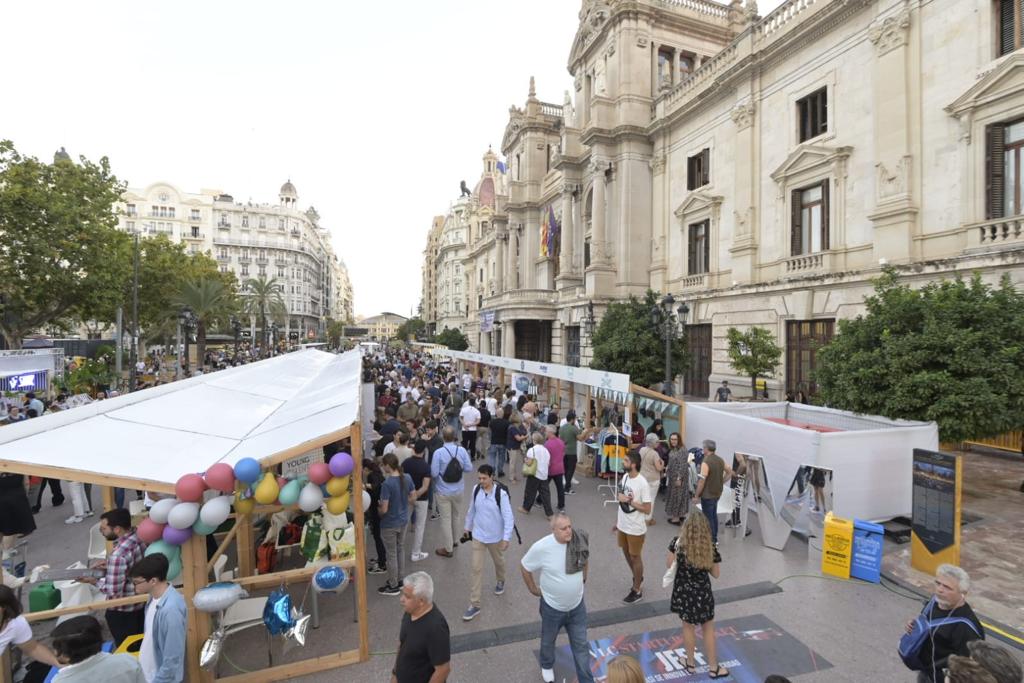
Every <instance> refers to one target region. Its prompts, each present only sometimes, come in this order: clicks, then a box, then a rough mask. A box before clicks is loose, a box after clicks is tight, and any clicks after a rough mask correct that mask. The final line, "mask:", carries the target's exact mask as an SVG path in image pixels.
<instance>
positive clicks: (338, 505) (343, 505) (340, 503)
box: [324, 493, 348, 515]
mask: <svg viewBox="0 0 1024 683" xmlns="http://www.w3.org/2000/svg"><path fill="white" fill-rule="evenodd" d="M324 502H325V503H327V511H328V512H330V513H331V514H332V515H340V514H341V513H343V512H345V510H347V509H348V494H347V493H346V494H344V495H341V496H335V497H333V498H328V499H327V500H326V501H324Z"/></svg>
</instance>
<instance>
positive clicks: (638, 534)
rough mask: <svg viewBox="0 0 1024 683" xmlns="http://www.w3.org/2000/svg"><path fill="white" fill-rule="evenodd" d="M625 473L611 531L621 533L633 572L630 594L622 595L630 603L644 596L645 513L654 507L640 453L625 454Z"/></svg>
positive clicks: (621, 544) (619, 534) (623, 548)
mask: <svg viewBox="0 0 1024 683" xmlns="http://www.w3.org/2000/svg"><path fill="white" fill-rule="evenodd" d="M625 464H626V474H625V476H623V477H622V478H621V479H619V491H618V496H617V500H618V502H619V509H618V511H617V513H616V514H617V519H616V522H615V524H614V525H613V526H612V533H617V534H618V540H619V547H620V548H622V555H623V556H624V557H625V558H626V564H627V565H629V569H630V571H631V572H632V574H633V584H632V586H631V587H630V591H629V594H628V595H626V597H625V598H623V599H622V601H623V602H625V603H627V604H633V603H635V602H639V601H640V600H642V599H643V597H644V592H643V583H644V560H643V550H644V539H645V538H646V536H647V518H646V515H647V513H648V512H650V511H651V506H652V505H653V503H652V502H651V489H650V487H649V486H648V485H647V480H646V479H644V478H643V477H642V476H641V475H640V454H639V453H637V452H636V451H630V452H629V453H628V454H627V455H626V460H625Z"/></svg>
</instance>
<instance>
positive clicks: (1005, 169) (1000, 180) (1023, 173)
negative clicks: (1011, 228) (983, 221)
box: [985, 121, 1024, 218]
mask: <svg viewBox="0 0 1024 683" xmlns="http://www.w3.org/2000/svg"><path fill="white" fill-rule="evenodd" d="M985 199H986V201H985V217H986V218H1003V217H1004V216H1019V215H1021V214H1024V206H1022V204H1024V121H1015V122H1013V123H996V124H992V125H990V126H988V127H987V128H986V129H985Z"/></svg>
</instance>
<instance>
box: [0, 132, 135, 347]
mask: <svg viewBox="0 0 1024 683" xmlns="http://www.w3.org/2000/svg"><path fill="white" fill-rule="evenodd" d="M123 191H124V185H123V184H122V183H121V182H120V181H119V180H118V179H117V178H116V177H114V175H113V174H112V173H111V171H110V163H109V161H108V160H107V158H106V157H103V158H101V159H100V160H99V162H98V163H94V162H92V161H89V160H88V159H86V158H85V157H81V158H80V159H79V162H78V163H75V162H73V161H70V160H61V161H56V162H54V163H52V164H47V163H45V162H41V161H39V160H38V159H36V158H35V157H26V156H22V155H21V154H19V153H18V151H17V150H16V149H15V148H14V145H13V143H11V142H10V141H8V140H3V141H0V303H2V308H3V316H0V333H2V334H3V336H4V338H5V339H6V340H7V343H8V345H9V346H11V347H12V348H20V347H21V342H22V338H23V337H24V336H25V335H26V334H29V333H30V332H32V331H33V330H35V329H38V328H40V327H43V326H46V325H48V324H50V323H53V322H55V321H59V320H61V319H67V318H73V319H78V320H85V319H93V318H99V319H106V320H110V319H112V318H113V313H114V310H116V308H117V306H118V305H121V304H122V303H123V292H124V291H125V286H126V282H127V280H128V278H129V277H130V274H131V268H130V263H131V240H130V238H129V237H128V235H126V234H125V233H123V232H120V231H118V230H117V215H116V213H115V211H114V205H115V203H116V202H117V201H118V199H119V198H120V196H121V194H122V192H123Z"/></svg>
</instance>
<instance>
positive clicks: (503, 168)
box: [498, 161, 508, 173]
mask: <svg viewBox="0 0 1024 683" xmlns="http://www.w3.org/2000/svg"><path fill="white" fill-rule="evenodd" d="M498 171H499V172H500V173H508V167H507V166H505V162H504V161H499V162H498Z"/></svg>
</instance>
